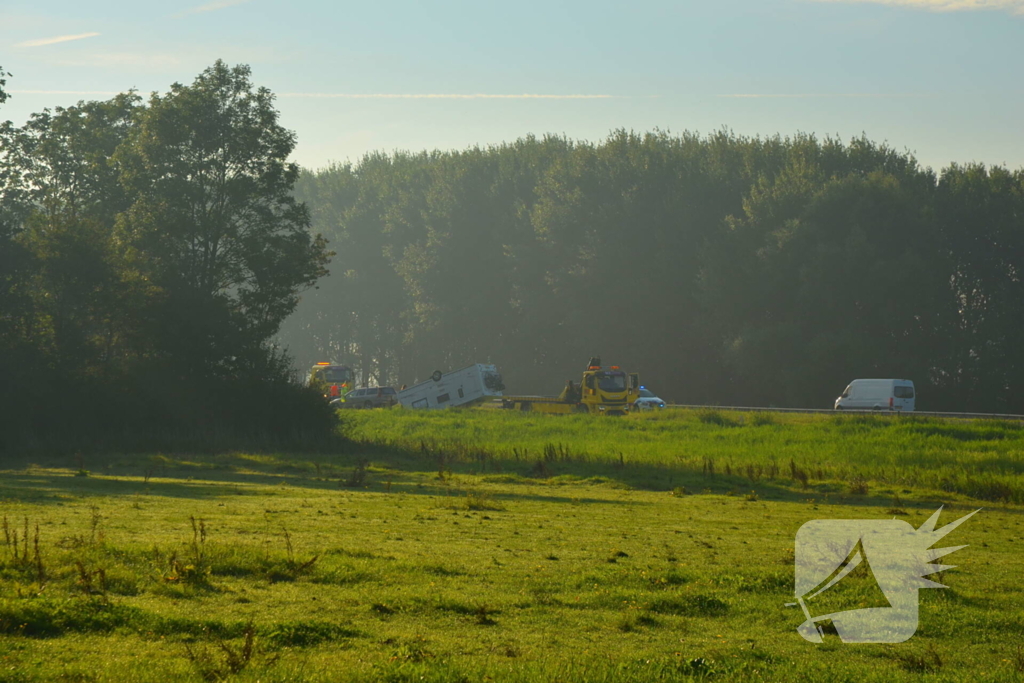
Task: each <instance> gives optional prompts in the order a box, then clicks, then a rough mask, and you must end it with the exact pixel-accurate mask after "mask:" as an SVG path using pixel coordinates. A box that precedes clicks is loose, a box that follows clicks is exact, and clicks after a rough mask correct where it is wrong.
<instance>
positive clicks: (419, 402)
mask: <svg viewBox="0 0 1024 683" xmlns="http://www.w3.org/2000/svg"><path fill="white" fill-rule="evenodd" d="M504 389H505V385H504V384H503V383H502V381H501V375H500V374H499V373H498V369H497V368H495V367H494V366H493V365H485V364H483V363H477V364H475V365H470V366H469V367H468V368H462V369H461V370H455V371H454V372H447V373H442V372H441V371H440V370H438V371H437V372H435V373H434V374H433V375H432V376H431V378H430V379H428V380H427V381H426V382H420V383H419V384H417V385H415V386H411V387H409V388H408V389H406V390H405V391H400V392H398V402H399V403H401V404H402V405H403V406H405V407H406V408H451V407H452V406H464V405H467V404H470V403H476V402H478V401H483V400H485V399H488V398H492V397H496V396H501V392H502V391H503V390H504Z"/></svg>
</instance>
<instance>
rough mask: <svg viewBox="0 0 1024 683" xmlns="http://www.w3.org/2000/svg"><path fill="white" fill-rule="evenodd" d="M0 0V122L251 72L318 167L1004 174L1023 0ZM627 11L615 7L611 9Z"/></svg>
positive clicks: (1018, 155)
mask: <svg viewBox="0 0 1024 683" xmlns="http://www.w3.org/2000/svg"><path fill="white" fill-rule="evenodd" d="M198 3H199V4H192V3H191V2H189V1H188V0H186V1H183V2H175V1H173V0H168V1H166V2H164V3H162V4H160V5H157V4H156V3H140V2H137V0H133V1H132V2H127V1H124V0H93V1H92V2H88V3H83V2H81V1H80V0H74V1H70V0H67V1H65V0H41V1H40V0H34V1H33V2H27V1H24V0H2V1H0V65H2V66H3V67H4V68H5V69H6V70H7V71H9V72H11V73H12V74H13V77H12V78H10V79H8V83H7V89H8V90H9V91H10V93H11V94H12V97H11V99H10V100H9V101H8V102H7V104H6V105H4V106H3V107H2V108H0V119H11V120H13V121H15V122H16V123H19V124H20V123H23V122H24V121H25V120H26V119H27V118H28V116H29V115H30V114H31V113H32V112H35V111H40V110H41V109H43V108H45V107H54V106H67V105H70V104H74V103H75V102H77V101H78V100H81V99H105V98H107V97H109V96H111V95H113V94H115V93H117V92H120V91H123V90H127V89H129V88H133V87H134V88H136V89H138V90H139V91H140V92H142V93H143V94H147V93H149V92H150V91H153V90H159V91H166V90H167V88H168V86H169V85H170V84H171V83H173V82H175V81H179V82H182V83H187V82H191V81H192V79H193V78H195V76H196V75H197V74H198V73H199V72H200V71H202V70H203V69H204V68H206V67H207V66H209V65H210V64H212V63H213V62H214V61H215V60H216V59H218V58H220V59H223V60H225V61H226V62H228V63H229V64H237V63H246V64H249V65H250V66H251V67H252V70H253V79H254V81H255V82H256V83H257V84H258V85H265V86H267V87H269V88H270V89H271V90H272V91H273V92H275V93H276V94H277V96H278V100H277V104H278V108H279V110H280V111H281V121H282V123H283V124H284V125H285V126H286V127H288V128H290V129H292V130H294V131H296V132H297V134H298V148H297V149H296V152H295V159H296V160H297V161H298V162H299V163H301V164H303V165H304V166H307V167H313V168H318V167H321V166H324V165H326V164H328V163H330V162H332V161H345V160H352V161H357V160H358V159H359V158H360V157H361V156H362V155H363V154H364V153H366V152H368V151H372V150H386V151H392V150H395V149H406V150H414V151H415V150H421V149H434V148H442V149H449V148H465V147H468V146H472V145H488V144H492V143H500V142H502V141H509V140H514V139H516V138H518V137H521V136H524V135H527V134H530V133H533V134H536V135H543V134H544V133H556V134H564V135H566V136H568V137H570V138H576V139H588V140H600V139H602V138H604V137H605V136H607V134H608V133H609V132H610V131H611V130H613V129H616V128H626V129H632V130H635V131H648V130H652V129H654V128H660V129H662V130H669V131H672V132H682V131H684V130H691V131H698V132H701V133H707V132H711V131H714V130H717V129H719V128H722V127H727V128H730V129H732V130H734V131H735V132H737V133H741V134H747V135H757V134H759V135H774V134H776V133H781V134H783V135H785V134H791V133H794V132H797V131H803V132H813V133H816V134H818V135H819V136H825V135H833V136H835V135H838V136H839V137H841V138H843V139H844V140H846V139H849V138H850V137H852V136H856V135H860V134H861V133H862V132H863V133H865V134H867V136H868V137H869V138H871V139H873V140H876V141H887V142H889V144H890V145H892V146H893V147H895V148H897V149H899V150H903V149H909V150H910V151H912V152H913V153H914V154H916V156H917V157H918V159H919V160H920V161H921V162H922V163H924V164H925V165H929V166H932V167H934V168H936V169H938V168H940V167H942V166H945V165H947V164H948V163H950V162H951V161H958V162H967V161H981V162H985V163H988V164H1005V165H1008V166H1010V167H1013V168H1018V167H1024V0H849V1H848V0H704V1H701V2H697V1H693V0H676V1H671V0H633V1H632V2H630V3H625V2H616V3H611V2H606V1H604V0H589V1H588V2H577V1H576V0H571V1H566V2H555V3H552V2H550V1H544V2H539V1H536V0H521V1H520V2H515V3H508V2H505V3H488V2H481V1H480V0H475V1H474V2H468V1H466V2H463V1H446V2H433V3H427V2H424V3H416V2H399V1H388V0H377V1H376V2H362V3H350V2H316V1H314V0H307V1H303V0H292V2H288V3H284V2H271V0H214V1H213V2H209V3H208V4H201V3H202V0H198ZM627 5H628V6H627Z"/></svg>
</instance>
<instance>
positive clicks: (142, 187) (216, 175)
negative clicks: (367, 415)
mask: <svg viewBox="0 0 1024 683" xmlns="http://www.w3.org/2000/svg"><path fill="white" fill-rule="evenodd" d="M0 138H2V142H3V147H2V152H0V193H2V196H0V206H2V207H3V208H2V213H0V221H2V222H0V239H2V240H5V244H4V245H3V246H4V247H5V248H4V249H3V250H0V251H2V253H3V256H2V257H0V266H2V267H3V268H4V270H3V272H2V273H0V275H2V277H0V304H2V307H0V358H3V362H0V366H2V367H0V372H2V373H3V375H4V380H5V385H4V389H5V390H4V391H3V392H2V394H3V395H2V396H0V403H2V404H3V405H0V412H3V413H4V415H5V417H17V416H21V418H22V419H21V423H22V425H25V427H24V428H23V429H19V430H11V431H10V432H9V433H8V434H7V437H8V438H11V434H12V433H13V434H15V435H16V434H18V432H22V433H23V434H28V435H29V436H31V435H33V434H38V433H39V432H40V431H45V430H42V428H41V426H40V425H41V423H39V424H35V425H34V424H33V421H38V420H39V419H40V416H47V415H48V410H47V409H48V408H49V405H52V404H53V402H54V401H59V400H61V399H62V398H65V397H69V396H74V397H77V398H87V397H88V399H89V402H88V403H87V404H86V405H84V406H78V407H76V410H75V413H74V415H73V416H71V417H69V418H66V419H65V420H64V421H63V423H70V424H73V425H76V426H78V427H81V431H84V432H87V433H89V434H91V435H93V436H96V437H103V436H104V435H109V434H110V433H125V432H134V433H146V432H147V431H150V432H168V431H170V432H175V433H205V432H209V431H210V430H226V431H231V430H234V429H239V430H241V431H243V432H245V431H259V430H265V429H276V430H278V431H288V430H290V429H293V428H294V429H300V430H301V429H306V428H308V427H309V426H310V425H311V424H317V421H318V420H319V423H318V424H319V428H321V429H329V428H330V420H329V415H328V413H327V411H326V410H325V409H324V408H323V407H322V406H321V405H320V403H322V401H317V402H315V403H314V404H312V405H311V404H305V405H306V408H307V409H306V410H304V411H302V412H304V413H305V414H306V417H305V418H303V419H296V415H295V411H294V410H293V409H292V408H289V405H292V406H293V405H302V401H304V400H307V399H303V398H301V396H300V394H302V392H298V394H296V393H295V392H294V391H293V390H292V388H289V376H290V372H291V370H290V366H289V363H288V359H287V357H286V356H284V355H282V354H281V353H280V352H279V351H278V350H277V349H276V348H275V347H274V346H273V344H272V341H271V337H272V336H273V335H274V334H275V333H276V332H277V329H278V326H279V325H280V322H281V321H282V320H283V319H284V318H285V317H286V316H287V315H288V314H289V313H291V311H292V310H293V309H294V307H295V305H296V302H297V301H298V295H299V292H300V291H301V290H302V289H304V288H307V287H310V286H312V284H313V283H314V282H315V281H316V280H317V278H319V277H320V276H321V275H323V274H324V273H325V272H326V271H325V265H326V264H327V262H328V260H329V253H328V252H327V250H326V248H325V244H324V240H323V238H321V237H319V236H313V235H312V234H311V233H310V230H309V227H310V226H309V217H308V213H307V211H306V208H305V206H304V205H302V204H301V203H299V202H297V201H296V200H295V199H294V197H293V194H292V187H293V185H294V183H295V181H296V178H297V177H298V168H297V167H296V166H295V165H294V164H291V163H289V162H288V160H287V159H288V156H289V154H290V153H291V151H292V149H293V148H294V144H295V139H294V135H293V134H292V133H291V132H289V131H287V130H286V129H284V128H283V127H281V126H280V124H279V123H278V117H277V112H276V110H275V109H274V107H273V95H272V94H271V93H270V92H269V91H268V90H266V89H265V88H254V87H253V85H252V83H251V82H250V73H249V70H248V68H247V67H244V66H239V67H234V68H229V67H228V66H226V65H225V64H224V63H222V62H217V63H216V64H214V65H213V66H212V67H210V68H209V69H207V70H206V71H204V72H203V73H202V74H200V75H199V76H198V77H197V78H196V80H195V82H194V83H193V84H191V85H187V86H183V85H180V84H175V85H173V86H172V87H171V90H170V91H169V92H168V93H166V94H164V95H159V94H154V95H153V96H152V97H151V98H150V100H149V101H148V102H145V103H143V101H142V100H141V98H140V97H138V96H137V95H136V94H135V93H134V92H128V93H124V94H122V95H118V96H117V97H114V98H113V99H111V100H108V101H104V102H80V103H79V104H78V105H76V106H73V107H68V108H57V109H55V110H53V111H50V110H46V111H43V112H41V113H38V114H34V115H33V116H32V118H31V119H30V120H29V121H28V122H27V123H26V124H25V125H24V126H21V127H15V126H13V125H12V124H7V125H5V126H4V127H3V129H2V130H0ZM296 397H298V398H296ZM307 398H309V397H307ZM314 398H315V397H314ZM296 400H298V401H299V403H295V401H296ZM286 404H287V405H286ZM269 406H275V407H276V408H275V409H274V410H272V411H271V413H272V414H271V415H267V414H266V412H267V408H268V407H269ZM274 415H276V417H274ZM259 416H261V417H259ZM288 420H292V421H293V422H292V423H291V424H288V423H287V421H288ZM0 445H2V444H0Z"/></svg>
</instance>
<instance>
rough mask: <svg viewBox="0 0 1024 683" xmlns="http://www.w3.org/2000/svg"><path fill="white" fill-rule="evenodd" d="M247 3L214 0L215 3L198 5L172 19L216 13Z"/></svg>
mask: <svg viewBox="0 0 1024 683" xmlns="http://www.w3.org/2000/svg"><path fill="white" fill-rule="evenodd" d="M249 1H250V0H216V2H210V3H207V4H205V5H200V6H199V7H193V8H191V9H187V10H185V11H184V12H182V13H180V14H175V15H174V18H175V19H180V18H181V17H187V16H188V15H190V14H205V13H206V12H216V11H217V10H219V9H226V8H228V7H234V6H235V5H244V4H245V3H247V2H249Z"/></svg>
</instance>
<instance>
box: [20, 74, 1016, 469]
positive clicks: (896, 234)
mask: <svg viewBox="0 0 1024 683" xmlns="http://www.w3.org/2000/svg"><path fill="white" fill-rule="evenodd" d="M8 77H9V74H6V73H5V71H4V70H3V69H2V68H0V105H2V104H3V103H4V101H5V100H6V99H7V94H6V91H5V87H6V81H7V78H8ZM294 146H295V136H294V134H293V133H291V132H290V131H288V130H287V129H286V128H284V127H283V126H282V125H281V124H280V123H279V121H278V114H277V111H276V109H275V108H274V96H273V94H272V93H271V92H269V91H268V90H267V89H265V88H259V87H255V86H254V85H253V84H252V83H251V81H250V72H249V69H248V68H247V67H245V66H236V67H228V66H227V65H225V64H223V63H222V62H217V63H216V64H215V65H214V66H212V67H210V68H209V69H207V70H206V71H204V72H203V73H202V74H200V75H199V76H198V77H197V78H196V79H195V81H194V82H193V83H192V84H189V85H181V84H174V85H172V86H171V88H170V90H169V91H168V92H167V93H165V94H162V95H161V94H157V93H154V94H153V95H152V96H150V97H149V98H148V99H147V100H144V99H143V98H141V97H140V96H139V95H137V94H136V93H134V92H128V93H124V94H121V95H118V96H117V97H114V98H112V99H110V100H106V101H92V102H80V103H79V104H78V105H76V106H73V107H68V108H57V109H55V110H52V111H51V110H45V111H43V112H41V113H38V114H35V115H33V116H32V118H31V119H30V120H29V121H28V122H26V123H25V124H23V125H20V126H18V125H15V124H14V123H12V122H9V121H8V122H6V123H2V124H0V421H2V425H0V427H2V428H0V450H2V449H4V448H12V447H20V446H25V445H32V444H40V443H54V442H57V443H61V444H70V445H73V446H74V447H79V446H87V445H89V444H93V445H95V446H97V447H101V446H102V444H104V443H111V442H112V440H113V441H114V442H117V443H119V444H121V445H122V446H124V447H130V445H131V444H133V443H138V444H146V447H153V444H154V443H155V442H154V438H155V437H157V436H161V435H162V436H163V437H167V438H168V439H169V441H168V443H171V442H175V439H177V440H178V442H180V441H181V440H182V439H184V440H185V441H188V442H190V443H214V442H216V440H217V439H218V438H219V437H222V436H227V437H229V438H235V437H237V436H238V435H247V436H253V437H256V438H266V437H267V436H272V437H275V438H276V437H281V436H282V435H289V434H290V435H292V436H296V435H298V436H299V437H300V438H306V437H308V436H309V435H311V434H320V435H326V434H328V433H329V432H330V431H331V429H332V426H333V424H334V418H333V415H332V414H331V411H330V410H329V408H328V407H327V406H326V405H325V402H324V401H323V400H322V399H321V398H320V397H318V396H316V395H315V393H314V392H312V391H310V390H307V389H305V388H303V387H302V385H301V377H302V375H303V369H304V368H308V366H309V364H311V363H313V362H315V361H324V360H326V361H336V362H341V363H347V364H349V365H352V366H353V367H355V368H356V369H357V371H358V373H359V376H360V379H361V381H363V382H366V383H370V384H375V383H380V384H412V383H414V382H416V381H418V380H422V379H425V378H426V377H428V376H429V375H430V374H431V372H433V371H434V370H437V369H440V370H451V369H457V368H458V367H461V366H464V365H467V364H470V363H475V362H492V363H495V364H497V365H498V366H499V369H500V370H501V371H502V373H503V374H504V376H505V380H506V381H505V383H506V385H507V386H508V388H509V390H510V391H512V392H516V393H520V392H521V393H528V392H537V393H555V392H557V391H558V390H559V389H560V388H561V386H562V385H563V383H564V382H565V380H567V379H570V378H572V379H578V377H579V373H580V371H581V370H582V367H583V364H584V363H585V362H586V360H587V359H588V358H590V357H591V356H594V355H600V356H601V357H603V358H604V359H605V362H606V363H609V364H617V365H620V366H623V367H625V368H627V369H629V370H630V371H637V372H639V373H641V378H642V380H643V381H644V382H645V383H646V384H648V385H650V386H651V387H652V388H653V389H655V390H656V391H657V392H658V393H659V394H661V395H662V396H663V397H664V398H667V399H670V400H674V401H676V402H685V403H712V404H742V405H753V406H767V405H776V406H800V407H828V406H829V405H830V404H831V400H832V399H833V398H834V397H835V396H836V395H837V394H838V393H839V392H840V391H841V390H842V388H843V387H844V386H845V384H846V383H847V382H848V381H849V380H851V379H853V378H856V377H872V376H875V377H903V378H909V379H913V380H914V381H915V382H916V384H917V386H918V389H919V401H918V408H919V409H924V410H927V409H949V410H972V411H974V410H976V411H1000V412H1017V413H1024V398H1022V396H1024V362H1022V360H1021V358H1020V355H1019V354H1018V353H1016V352H1015V351H1014V349H1015V348H1017V347H1018V346H1019V343H1018V342H1017V334H1018V333H1019V332H1020V330H1021V328H1022V327H1024V289H1022V284H1021V272H1022V269H1024V172H1022V171H1010V170H1007V169H1005V168H1002V167H993V168H986V167H984V166H981V165H974V164H972V165H964V166H960V165H952V166H949V167H948V168H945V169H943V170H942V171H941V173H938V174H936V173H935V172H933V171H932V170H931V169H928V168H922V167H921V166H920V165H919V164H918V163H917V162H916V160H915V159H914V158H913V156H912V155H911V154H910V153H907V152H898V151H896V150H894V149H892V148H891V147H889V146H888V145H884V144H877V143H875V142H872V141H871V140H869V139H867V138H864V137H862V138H857V139H853V140H851V141H849V142H848V143H847V142H842V141H839V140H835V139H823V140H821V139H817V138H815V137H814V136H810V135H795V136H792V137H771V138H748V137H743V136H738V135H735V134H732V133H730V132H729V131H720V132H718V133H714V134H711V135H707V136H701V135H697V134H691V133H684V134H681V135H675V134H669V133H665V132H652V133H647V134H635V133H631V132H626V131H618V132H615V133H613V134H611V135H610V136H609V137H608V139H606V140H604V141H602V142H600V143H596V144H595V143H588V142H580V141H573V140H569V139H566V138H564V137H557V136H547V137H543V138H535V137H525V138H522V139H520V140H517V141H515V142H511V143H505V144H501V145H497V146H492V147H487V148H474V149H468V150H463V151H450V152H441V151H435V152H423V153H418V154H413V153H401V152H396V153H392V154H385V153H373V154H369V155H367V156H365V157H364V158H363V159H361V160H360V161H359V162H358V163H355V164H343V165H335V166H332V167H330V168H327V169H323V170H320V171H316V172H311V171H307V172H300V169H299V168H298V167H297V166H296V165H295V164H294V163H292V162H289V161H288V159H289V157H290V155H291V153H292V152H293V150H294ZM321 235H322V236H321ZM125 444H127V446H126V445H125Z"/></svg>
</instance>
